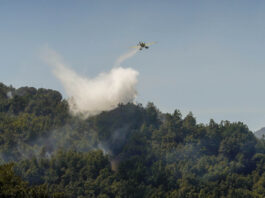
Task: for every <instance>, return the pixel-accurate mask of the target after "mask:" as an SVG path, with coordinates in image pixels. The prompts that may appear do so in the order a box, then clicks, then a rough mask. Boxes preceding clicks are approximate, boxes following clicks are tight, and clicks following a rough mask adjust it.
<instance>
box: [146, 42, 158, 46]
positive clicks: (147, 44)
mask: <svg viewBox="0 0 265 198" xmlns="http://www.w3.org/2000/svg"><path fill="white" fill-rule="evenodd" d="M155 43H156V42H151V43H146V44H145V45H146V46H150V45H153V44H155Z"/></svg>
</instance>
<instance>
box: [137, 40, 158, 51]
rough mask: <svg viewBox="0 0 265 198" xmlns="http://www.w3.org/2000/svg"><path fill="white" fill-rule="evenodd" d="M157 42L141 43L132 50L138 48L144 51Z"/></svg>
mask: <svg viewBox="0 0 265 198" xmlns="http://www.w3.org/2000/svg"><path fill="white" fill-rule="evenodd" d="M155 43H156V42H151V43H145V42H141V41H140V42H139V43H138V44H137V45H136V46H133V47H132V48H137V49H139V50H142V49H148V48H149V46H150V45H153V44H155Z"/></svg>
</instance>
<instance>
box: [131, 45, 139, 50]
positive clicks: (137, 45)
mask: <svg viewBox="0 0 265 198" xmlns="http://www.w3.org/2000/svg"><path fill="white" fill-rule="evenodd" d="M130 48H136V49H138V48H140V46H138V45H136V46H132V47H130Z"/></svg>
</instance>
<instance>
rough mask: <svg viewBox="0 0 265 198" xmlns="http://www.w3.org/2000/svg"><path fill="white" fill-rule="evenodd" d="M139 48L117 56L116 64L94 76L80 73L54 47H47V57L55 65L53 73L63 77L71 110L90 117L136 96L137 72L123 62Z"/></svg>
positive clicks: (59, 77) (61, 80) (75, 113)
mask: <svg viewBox="0 0 265 198" xmlns="http://www.w3.org/2000/svg"><path fill="white" fill-rule="evenodd" d="M136 52H137V50H132V51H130V52H129V53H126V54H124V55H122V56H121V57H119V58H118V59H117V61H116V64H115V66H116V67H114V68H113V69H111V70H110V71H109V72H108V73H100V74H99V75H98V76H96V77H94V78H88V77H85V76H81V75H79V74H77V73H76V72H75V71H73V70H72V69H70V68H69V67H67V66H66V65H65V64H64V63H63V61H62V59H61V58H60V56H59V55H58V54H57V53H56V52H55V51H53V50H51V49H46V50H45V60H46V61H47V62H48V63H49V65H51V66H52V67H53V73H54V75H55V76H56V77H57V78H58V79H59V80H60V82H61V83H62V85H63V87H64V89H65V92H66V94H67V95H68V97H69V99H68V103H69V107H70V112H71V113H72V114H74V115H83V116H84V118H87V117H88V116H91V115H96V114H99V113H100V112H102V111H108V110H111V109H114V108H115V107H117V106H118V104H120V103H125V104H126V103H128V102H133V101H134V99H135V98H136V96H137V91H136V84H137V76H138V72H137V71H136V70H134V69H132V68H123V67H121V66H120V65H121V63H122V62H123V61H125V60H126V59H128V58H130V57H132V56H133V55H135V54H136Z"/></svg>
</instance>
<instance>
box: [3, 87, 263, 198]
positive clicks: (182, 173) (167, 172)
mask: <svg viewBox="0 0 265 198" xmlns="http://www.w3.org/2000/svg"><path fill="white" fill-rule="evenodd" d="M68 109H69V107H68V104H67V101H66V100H64V99H63V98H62V96H61V94H60V93H59V92H57V91H54V90H48V89H35V88H32V87H22V88H19V89H15V88H13V87H8V86H6V85H4V84H0V158H1V164H2V165H1V166H0V197H79V198H81V197H101V198H103V197H104V198H107V197H109V198H114V197H148V198H150V197H153V198H155V197H159V198H160V197H162V198H163V197H172V198H173V197H181V198H182V197H200V198H202V197H231V198H232V197H233V198H234V197H264V196H265V141H264V140H262V139H257V138H256V137H255V136H254V135H253V133H252V132H251V131H249V129H248V127H247V126H246V125H245V124H243V123H241V122H238V123H231V122H229V121H222V122H220V123H216V122H215V121H214V120H210V121H209V123H208V124H198V123H197V122H196V119H195V117H194V116H193V115H192V113H189V114H188V115H186V116H185V117H182V115H181V113H180V111H178V110H175V111H174V113H172V114H168V113H166V114H165V113H161V112H160V111H159V109H158V108H157V107H156V106H155V105H154V104H153V103H149V104H148V105H147V106H146V107H143V106H142V105H141V104H138V105H135V104H130V103H129V104H120V105H119V106H118V107H117V108H115V109H113V110H111V111H107V112H102V113H100V114H99V115H96V116H93V117H89V118H87V119H81V118H79V117H76V116H72V115H70V114H69V111H68Z"/></svg>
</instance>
